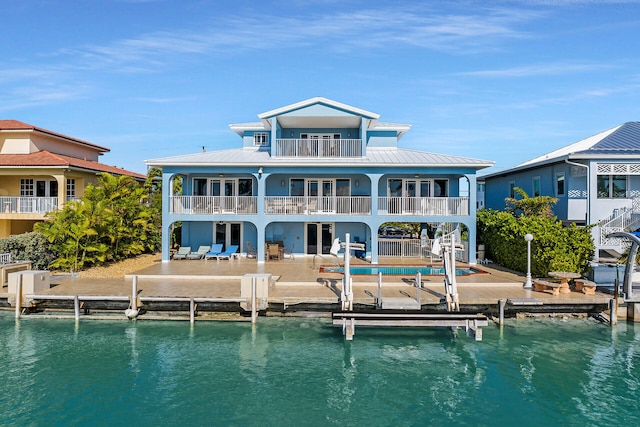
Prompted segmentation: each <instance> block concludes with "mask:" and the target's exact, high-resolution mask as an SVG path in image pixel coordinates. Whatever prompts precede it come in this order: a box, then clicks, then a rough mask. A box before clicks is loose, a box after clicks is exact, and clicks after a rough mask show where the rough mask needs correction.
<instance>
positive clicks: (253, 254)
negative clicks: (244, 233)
mask: <svg viewBox="0 0 640 427" xmlns="http://www.w3.org/2000/svg"><path fill="white" fill-rule="evenodd" d="M256 256H257V252H256V250H255V249H254V248H252V247H251V243H249V241H248V240H247V258H255V257H256Z"/></svg>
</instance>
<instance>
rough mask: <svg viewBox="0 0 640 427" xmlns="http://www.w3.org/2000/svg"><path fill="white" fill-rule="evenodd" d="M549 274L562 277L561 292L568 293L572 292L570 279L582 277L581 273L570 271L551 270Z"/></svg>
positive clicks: (558, 277) (557, 277)
mask: <svg viewBox="0 0 640 427" xmlns="http://www.w3.org/2000/svg"><path fill="white" fill-rule="evenodd" d="M549 276H551V277H555V278H556V279H560V293H561V294H568V293H570V292H571V289H570V288H569V279H578V278H580V276H581V275H580V273H572V272H570V271H550V272H549Z"/></svg>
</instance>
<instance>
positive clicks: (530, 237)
mask: <svg viewBox="0 0 640 427" xmlns="http://www.w3.org/2000/svg"><path fill="white" fill-rule="evenodd" d="M524 240H526V241H527V280H526V281H525V282H524V286H523V288H525V289H533V284H532V283H531V241H532V240H533V234H529V233H527V234H525V236H524Z"/></svg>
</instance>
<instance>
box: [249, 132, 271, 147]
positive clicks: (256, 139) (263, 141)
mask: <svg viewBox="0 0 640 427" xmlns="http://www.w3.org/2000/svg"><path fill="white" fill-rule="evenodd" d="M253 145H255V146H257V147H262V146H265V145H269V134H268V133H267V132H256V133H254V134H253Z"/></svg>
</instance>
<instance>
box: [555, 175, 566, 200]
mask: <svg viewBox="0 0 640 427" xmlns="http://www.w3.org/2000/svg"><path fill="white" fill-rule="evenodd" d="M564 195H565V185H564V172H562V173H557V174H556V196H564Z"/></svg>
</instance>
